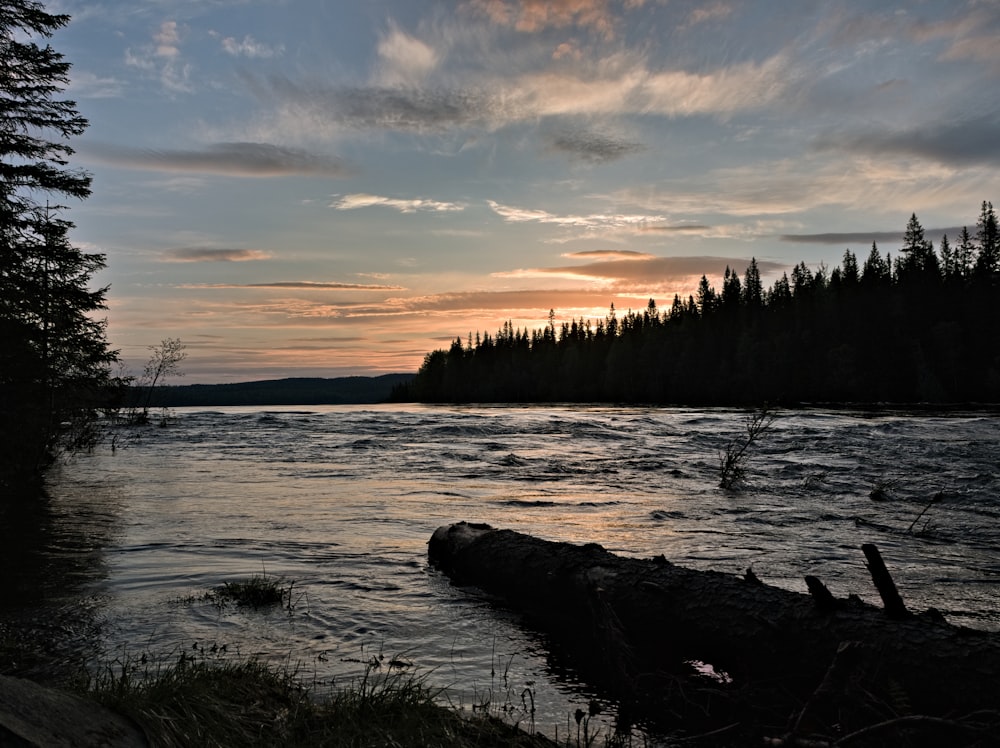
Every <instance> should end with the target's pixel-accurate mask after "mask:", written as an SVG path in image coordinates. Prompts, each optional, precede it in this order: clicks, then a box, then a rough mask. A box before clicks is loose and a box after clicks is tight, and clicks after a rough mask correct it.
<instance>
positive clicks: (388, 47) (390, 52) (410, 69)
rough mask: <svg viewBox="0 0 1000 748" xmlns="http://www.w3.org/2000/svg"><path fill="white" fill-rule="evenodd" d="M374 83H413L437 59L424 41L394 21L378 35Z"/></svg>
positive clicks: (417, 82) (432, 65)
mask: <svg viewBox="0 0 1000 748" xmlns="http://www.w3.org/2000/svg"><path fill="white" fill-rule="evenodd" d="M377 52H378V57H379V62H378V68H377V71H376V83H377V85H381V86H389V87H392V86H414V85H417V84H419V83H421V82H422V81H423V80H424V79H425V78H426V77H427V75H428V74H430V73H431V71H433V70H434V69H435V68H436V67H437V66H438V63H439V61H440V59H439V55H438V53H437V52H436V51H435V50H434V48H433V47H431V46H430V45H429V44H427V43H426V42H424V41H422V40H420V39H418V38H416V37H415V36H411V35H409V34H407V33H406V32H405V31H403V30H402V29H400V28H399V26H397V25H396V24H395V23H390V24H389V29H388V31H387V32H386V33H385V34H384V35H383V36H382V37H381V39H379V43H378V47H377Z"/></svg>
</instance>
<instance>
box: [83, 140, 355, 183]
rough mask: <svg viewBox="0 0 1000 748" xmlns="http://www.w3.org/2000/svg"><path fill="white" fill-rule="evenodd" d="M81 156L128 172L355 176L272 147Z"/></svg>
mask: <svg viewBox="0 0 1000 748" xmlns="http://www.w3.org/2000/svg"><path fill="white" fill-rule="evenodd" d="M79 153H80V155H81V156H83V157H84V158H89V159H91V160H93V161H97V162H99V163H103V164H107V165H109V166H118V167H123V168H127V169H144V170H150V171H177V172H198V173H206V174H219V175H222V176H229V177H284V176H290V175H300V176H325V177H347V176H351V175H352V174H353V173H354V170H353V169H352V168H351V167H350V166H348V165H347V164H346V163H345V162H344V161H342V160H341V159H339V158H337V157H336V156H327V155H323V154H317V153H310V152H309V151H305V150H302V149H299V148H286V147H283V146H277V145H271V144H269V143H215V144H213V145H209V146H206V147H205V148H203V149H201V150H153V149H138V148H125V147H122V146H115V145H108V144H105V143H85V144H82V145H81V146H80V148H79Z"/></svg>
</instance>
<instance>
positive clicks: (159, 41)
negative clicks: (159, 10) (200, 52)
mask: <svg viewBox="0 0 1000 748" xmlns="http://www.w3.org/2000/svg"><path fill="white" fill-rule="evenodd" d="M180 41H181V35H180V32H179V30H178V28H177V22H176V21H164V22H163V23H161V24H160V28H159V30H157V32H156V33H155V34H153V42H154V44H155V54H156V56H157V57H169V58H174V57H177V55H179V54H180V52H181V51H180V48H179V46H178V45H179V44H180Z"/></svg>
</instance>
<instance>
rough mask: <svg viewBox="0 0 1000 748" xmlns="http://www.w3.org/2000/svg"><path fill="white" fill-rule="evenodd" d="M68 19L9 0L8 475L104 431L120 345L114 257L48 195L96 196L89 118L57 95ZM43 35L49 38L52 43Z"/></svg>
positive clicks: (0, 97) (4, 39)
mask: <svg viewBox="0 0 1000 748" xmlns="http://www.w3.org/2000/svg"><path fill="white" fill-rule="evenodd" d="M68 22H69V16H66V15H53V14H50V13H47V12H46V11H45V9H44V8H43V7H42V5H41V4H40V3H38V2H34V1H33V0H0V339H2V340H3V341H4V345H3V348H2V352H0V429H2V431H0V485H13V484H17V483H23V482H25V481H31V480H35V479H37V477H38V476H39V475H40V474H41V471H42V469H43V468H44V467H45V466H46V465H48V464H49V463H50V462H51V460H52V459H53V457H54V456H55V454H56V453H57V452H58V450H59V449H60V448H61V447H70V448H78V447H85V446H88V445H89V444H91V443H92V442H93V440H94V438H95V434H96V432H95V430H94V423H95V407H96V406H97V405H98V404H99V403H100V402H101V398H103V397H106V395H107V388H108V385H109V384H110V382H111V376H110V365H111V363H112V362H113V361H115V360H116V353H115V352H113V351H110V350H109V349H108V346H107V342H106V339H105V322H104V321H101V320H97V319H95V318H94V317H93V316H92V314H93V313H94V312H96V311H98V310H102V309H104V308H105V304H104V298H105V293H106V289H99V290H95V291H91V290H89V288H88V284H89V283H90V280H91V278H92V277H93V274H94V273H95V272H97V271H98V270H99V269H101V268H102V267H104V257H103V256H102V255H94V254H85V253H83V252H81V251H80V250H79V249H77V248H76V247H74V246H73V245H72V244H71V243H70V241H69V238H68V232H69V230H70V229H71V228H72V226H73V224H72V223H70V222H69V221H66V220H65V219H62V218H60V214H61V212H62V211H63V210H64V206H60V205H58V204H56V205H53V204H50V203H49V199H50V198H53V199H57V200H58V199H64V198H78V199H83V198H86V197H87V196H88V195H89V194H90V183H91V179H90V176H89V175H88V174H86V173H84V172H81V171H77V170H73V169H70V168H68V167H67V158H68V157H69V156H71V155H72V153H73V149H72V148H71V147H70V146H69V143H68V140H69V138H71V137H73V136H76V135H80V134H81V133H82V132H83V131H84V130H85V129H86V127H87V121H86V120H85V119H84V118H83V117H81V116H80V114H79V113H78V112H77V110H76V104H75V103H74V102H72V101H68V100H63V99H59V98H57V97H58V96H59V94H60V92H61V91H62V89H63V88H64V87H65V86H66V85H67V84H68V82H69V79H68V74H69V69H70V64H69V63H68V62H65V61H64V60H63V56H62V55H61V54H60V53H58V52H56V51H55V50H54V49H52V47H51V46H50V45H48V44H47V43H45V40H47V39H48V38H50V37H51V36H52V34H53V33H54V32H55V31H56V30H58V29H59V28H61V27H63V26H65V25H66V23H68ZM42 44H44V46H42Z"/></svg>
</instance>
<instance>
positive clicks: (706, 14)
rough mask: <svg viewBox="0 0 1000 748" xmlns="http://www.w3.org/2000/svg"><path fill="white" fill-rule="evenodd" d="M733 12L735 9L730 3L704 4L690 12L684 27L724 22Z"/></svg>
mask: <svg viewBox="0 0 1000 748" xmlns="http://www.w3.org/2000/svg"><path fill="white" fill-rule="evenodd" d="M734 10H735V8H734V7H733V5H732V4H730V3H724V2H714V3H706V4H705V5H703V6H701V7H699V8H695V9H694V10H692V11H691V14H690V15H689V16H688V19H687V23H686V24H685V27H686V28H687V27H691V26H697V25H698V24H700V23H709V22H711V21H722V20H725V19H727V18H729V16H731V15H732V14H733V11H734Z"/></svg>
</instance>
